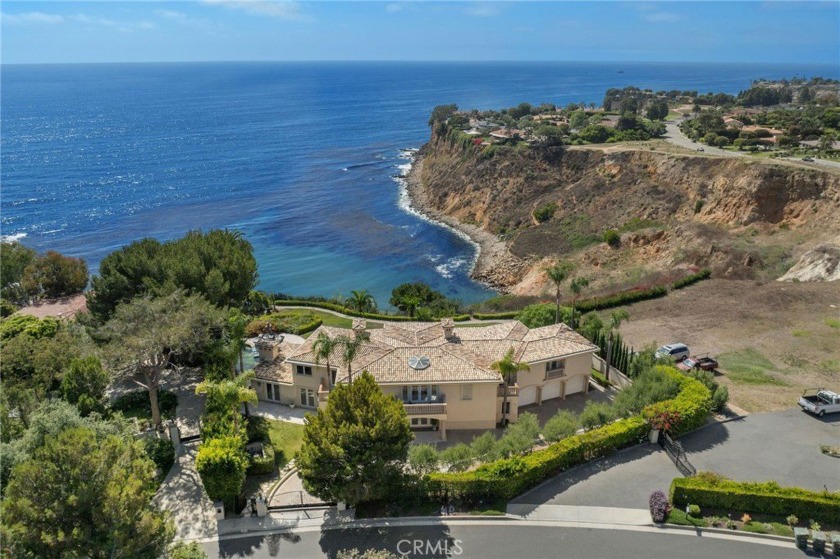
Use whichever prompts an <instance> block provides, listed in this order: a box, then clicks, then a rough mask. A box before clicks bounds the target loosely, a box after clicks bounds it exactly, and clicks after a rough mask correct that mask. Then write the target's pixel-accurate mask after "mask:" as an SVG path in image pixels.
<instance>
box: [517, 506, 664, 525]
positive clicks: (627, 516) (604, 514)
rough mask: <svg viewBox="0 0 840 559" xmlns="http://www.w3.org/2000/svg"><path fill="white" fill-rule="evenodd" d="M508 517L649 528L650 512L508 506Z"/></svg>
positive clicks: (577, 507) (594, 508) (607, 508)
mask: <svg viewBox="0 0 840 559" xmlns="http://www.w3.org/2000/svg"><path fill="white" fill-rule="evenodd" d="M507 514H508V516H512V517H515V518H517V519H522V520H550V521H561V522H580V523H581V524H587V523H596V524H621V525H626V526H649V525H650V524H651V519H650V512H649V511H647V510H645V509H626V508H618V507H581V506H575V505H531V504H516V503H512V504H509V505H508V507H507Z"/></svg>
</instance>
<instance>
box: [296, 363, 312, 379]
mask: <svg viewBox="0 0 840 559" xmlns="http://www.w3.org/2000/svg"><path fill="white" fill-rule="evenodd" d="M295 372H296V373H297V374H299V375H308V376H310V377H311V376H312V367H310V366H309V365H295Z"/></svg>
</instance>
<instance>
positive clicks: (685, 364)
mask: <svg viewBox="0 0 840 559" xmlns="http://www.w3.org/2000/svg"><path fill="white" fill-rule="evenodd" d="M677 367H679V368H680V369H682V370H683V371H690V370H692V369H699V370H701V371H715V370H717V368H718V362H717V359H715V358H714V357H709V356H708V355H706V356H704V357H686V358H685V359H683V360H682V361H680V362H679V363H677Z"/></svg>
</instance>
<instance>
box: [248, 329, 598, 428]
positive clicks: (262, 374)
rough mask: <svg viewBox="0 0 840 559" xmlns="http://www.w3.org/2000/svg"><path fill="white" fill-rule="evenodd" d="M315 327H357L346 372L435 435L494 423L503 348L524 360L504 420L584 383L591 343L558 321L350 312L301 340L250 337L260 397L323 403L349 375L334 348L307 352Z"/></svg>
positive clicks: (584, 387)
mask: <svg viewBox="0 0 840 559" xmlns="http://www.w3.org/2000/svg"><path fill="white" fill-rule="evenodd" d="M320 333H324V334H326V335H327V336H329V337H331V338H335V337H336V336H340V335H344V336H362V337H363V339H365V340H366V341H365V342H364V343H363V345H362V348H361V350H360V351H359V353H358V355H357V356H356V358H355V359H354V360H353V362H352V363H351V368H352V371H353V374H359V373H361V372H362V371H367V372H369V373H370V374H372V375H373V377H374V378H375V379H376V382H377V383H378V384H379V385H380V386H381V387H382V390H383V391H384V392H385V393H386V394H391V395H392V396H394V397H395V398H397V399H398V400H400V401H401V402H403V405H404V406H405V409H406V412H407V414H408V417H409V420H410V422H411V427H412V428H413V429H434V430H437V431H438V432H439V434H440V438H441V439H444V440H445V439H446V433H447V431H448V430H453V429H493V428H495V427H496V426H497V425H498V424H499V423H500V422H501V420H502V403H503V401H504V390H505V389H504V384H503V382H502V378H501V376H500V375H499V373H498V372H497V371H494V370H493V369H492V368H491V365H492V363H494V362H496V361H499V360H501V359H502V358H503V357H504V355H505V353H506V352H507V351H509V350H510V349H513V351H514V359H515V360H516V361H519V362H524V363H527V364H528V365H529V370H527V371H524V372H520V373H518V374H517V377H516V379H515V380H514V382H513V383H512V384H511V385H510V386H508V388H507V394H508V397H507V405H508V408H509V410H508V413H507V414H506V415H507V419H508V420H509V421H512V422H515V421H516V419H517V417H518V409H519V408H520V407H521V406H526V405H529V404H541V403H542V402H544V401H546V400H551V399H557V398H560V399H565V397H566V396H567V395H569V394H574V393H580V392H584V393H585V392H588V389H589V377H590V375H591V370H592V369H591V364H592V354H593V353H595V352H596V351H598V347H597V346H595V345H593V344H592V343H590V342H589V340H587V339H586V338H584V337H583V336H581V335H580V334H578V333H577V332H575V331H574V330H572V329H571V328H569V327H568V326H566V325H565V324H557V325H552V326H545V327H542V328H535V329H529V328H528V327H527V326H525V325H524V324H522V323H521V322H519V321H516V320H510V321H504V322H500V323H498V324H494V325H490V326H479V327H473V328H455V327H454V323H453V322H452V319H443V320H441V321H440V322H435V323H429V322H401V323H391V322H388V323H385V326H384V327H383V328H381V329H371V330H367V328H366V323H365V321H364V320H363V319H355V320H354V321H353V328H352V329H346V328H334V327H330V326H321V327H320V328H318V329H317V330H315V331H314V332H313V333H312V335H311V336H310V337H309V338H308V339H307V340H306V341H305V342H304V343H302V344H300V345H296V344H291V343H288V342H287V341H285V340H278V339H261V340H259V341H258V342H257V343H256V347H257V350H258V351H259V354H260V363H259V364H258V365H257V367H256V368H255V372H256V378H255V379H254V381H253V383H252V386H253V388H254V389H255V390H256V392H257V395H258V396H259V398H260V400H265V401H269V402H278V403H281V404H286V405H289V404H291V405H295V406H301V407H304V408H310V409H315V408H317V407H323V406H325V405H326V402H327V399H328V398H329V394H330V390H331V388H332V387H333V386H335V385H336V384H337V383H344V382H348V374H347V368H346V365H345V364H344V363H343V361H342V357H341V355H340V354H339V351H336V352H335V354H334V355H333V356H332V357H331V358H330V360H329V361H330V369H331V370H330V371H327V366H326V362H325V360H324V359H321V360H318V359H316V357H315V351H314V350H313V344H314V342H315V340H316V339H317V337H318V335H319V334H320Z"/></svg>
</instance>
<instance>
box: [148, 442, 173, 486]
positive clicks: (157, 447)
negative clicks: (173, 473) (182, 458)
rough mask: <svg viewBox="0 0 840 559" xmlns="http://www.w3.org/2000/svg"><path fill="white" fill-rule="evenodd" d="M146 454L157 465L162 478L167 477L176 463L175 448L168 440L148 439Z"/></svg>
mask: <svg viewBox="0 0 840 559" xmlns="http://www.w3.org/2000/svg"><path fill="white" fill-rule="evenodd" d="M144 447H145V449H146V454H148V455H149V458H151V459H152V462H154V463H155V466H157V467H158V469H159V470H160V472H161V477H166V474H167V473H169V470H170V469H171V468H172V465H173V464H174V463H175V446H174V445H173V444H172V441H170V440H169V439H167V438H161V439H158V438H155V437H148V438H147V439H146V441H145V442H144Z"/></svg>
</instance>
